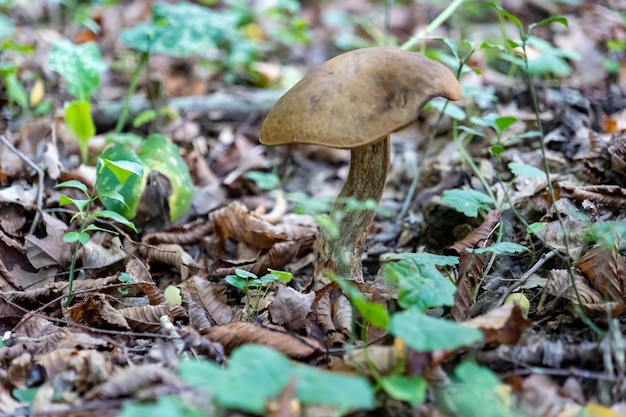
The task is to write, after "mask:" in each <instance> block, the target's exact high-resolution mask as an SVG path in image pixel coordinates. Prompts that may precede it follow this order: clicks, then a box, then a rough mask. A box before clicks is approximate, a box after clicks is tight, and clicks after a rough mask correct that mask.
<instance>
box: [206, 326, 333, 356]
mask: <svg viewBox="0 0 626 417" xmlns="http://www.w3.org/2000/svg"><path fill="white" fill-rule="evenodd" d="M203 336H204V337H206V338H208V339H209V340H210V341H211V342H215V343H221V344H222V346H224V350H225V351H226V353H227V354H229V353H230V352H231V351H232V350H233V349H235V348H237V347H239V346H241V345H243V344H247V343H256V344H260V345H265V346H269V347H271V348H274V349H276V350H277V351H279V352H281V353H283V354H284V355H287V356H289V357H290V358H293V359H302V360H304V359H309V358H311V357H313V356H316V355H319V354H322V353H323V351H322V348H321V346H320V345H319V343H317V342H316V341H315V340H313V339H311V338H308V337H299V336H294V335H291V334H289V333H285V332H283V331H277V330H272V329H269V328H267V327H259V326H256V325H254V324H252V323H244V322H239V323H230V324H224V325H222V326H215V327H211V328H210V329H207V330H206V331H205V332H204V333H203Z"/></svg>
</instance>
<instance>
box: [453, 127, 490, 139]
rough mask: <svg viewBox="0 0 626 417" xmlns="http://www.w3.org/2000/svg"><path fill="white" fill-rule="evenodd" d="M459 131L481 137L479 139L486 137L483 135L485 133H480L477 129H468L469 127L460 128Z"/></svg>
mask: <svg viewBox="0 0 626 417" xmlns="http://www.w3.org/2000/svg"><path fill="white" fill-rule="evenodd" d="M458 129H459V130H462V131H463V132H467V133H469V134H472V135H474V136H479V137H482V136H485V135H484V134H483V132H480V131H478V130H476V129H473V128H471V127H468V126H459V127H458Z"/></svg>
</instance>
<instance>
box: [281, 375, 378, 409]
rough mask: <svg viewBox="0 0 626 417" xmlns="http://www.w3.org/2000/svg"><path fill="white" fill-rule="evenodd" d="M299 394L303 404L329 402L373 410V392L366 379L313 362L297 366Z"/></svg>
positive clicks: (347, 407)
mask: <svg viewBox="0 0 626 417" xmlns="http://www.w3.org/2000/svg"><path fill="white" fill-rule="evenodd" d="M293 375H294V376H295V378H296V397H297V398H298V399H299V400H300V401H301V402H302V403H304V404H321V405H324V404H327V405H334V406H337V407H340V408H341V409H360V410H371V409H372V408H374V394H373V391H372V388H371V386H370V385H369V383H368V382H367V379H365V378H363V377H360V376H351V375H343V374H340V373H332V372H328V371H323V370H321V369H317V368H312V367H310V366H305V365H299V366H295V367H294V372H293Z"/></svg>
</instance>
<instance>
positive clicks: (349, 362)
mask: <svg viewBox="0 0 626 417" xmlns="http://www.w3.org/2000/svg"><path fill="white" fill-rule="evenodd" d="M403 364H404V357H403V353H402V352H401V353H400V356H398V349H396V347H395V346H368V347H366V348H362V349H352V350H349V351H348V352H347V353H346V355H345V356H344V358H342V359H341V362H340V363H334V364H333V365H332V367H331V369H332V370H338V371H345V370H351V371H352V372H357V373H358V374H360V375H365V376H371V377H373V376H375V375H372V367H373V369H374V370H375V371H376V373H377V374H378V375H383V376H384V375H391V374H392V373H393V372H394V371H397V370H398V367H399V366H400V365H403Z"/></svg>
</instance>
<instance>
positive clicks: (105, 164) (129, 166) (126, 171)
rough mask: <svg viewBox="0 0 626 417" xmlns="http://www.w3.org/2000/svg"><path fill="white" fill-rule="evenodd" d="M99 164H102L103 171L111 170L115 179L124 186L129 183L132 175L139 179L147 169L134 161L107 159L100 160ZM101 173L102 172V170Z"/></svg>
mask: <svg viewBox="0 0 626 417" xmlns="http://www.w3.org/2000/svg"><path fill="white" fill-rule="evenodd" d="M98 159H99V162H100V163H101V164H102V169H104V168H108V169H110V170H111V172H112V173H113V175H115V178H117V180H118V181H119V182H120V183H121V184H124V183H125V182H126V181H128V178H130V177H131V176H132V175H135V176H137V177H139V178H142V177H143V176H144V172H145V170H146V167H145V166H144V165H143V164H141V163H138V162H133V161H124V160H122V161H112V160H110V159H106V158H98ZM100 171H101V170H100Z"/></svg>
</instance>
